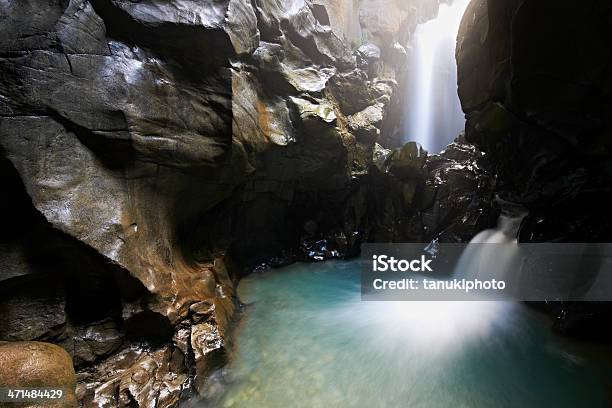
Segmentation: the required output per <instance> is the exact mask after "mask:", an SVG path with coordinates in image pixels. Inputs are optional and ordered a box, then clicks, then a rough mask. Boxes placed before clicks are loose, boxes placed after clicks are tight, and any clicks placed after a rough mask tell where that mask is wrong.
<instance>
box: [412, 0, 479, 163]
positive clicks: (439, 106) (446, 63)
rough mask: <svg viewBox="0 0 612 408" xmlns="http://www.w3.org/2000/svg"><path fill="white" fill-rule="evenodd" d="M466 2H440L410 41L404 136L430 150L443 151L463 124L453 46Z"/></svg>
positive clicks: (434, 151) (461, 0)
mask: <svg viewBox="0 0 612 408" xmlns="http://www.w3.org/2000/svg"><path fill="white" fill-rule="evenodd" d="M468 4H469V0H454V1H453V2H452V3H451V4H450V5H447V4H441V5H440V9H439V12H438V16H437V18H435V19H434V20H431V21H428V22H426V23H424V24H421V25H419V26H418V27H417V29H416V31H415V33H414V36H413V38H412V41H411V44H409V48H410V49H411V54H410V59H409V66H408V81H407V89H406V95H407V101H406V107H405V111H404V137H405V141H406V142H408V141H416V142H418V143H420V144H421V145H422V146H423V147H424V148H425V149H426V150H428V151H429V152H433V153H437V152H439V151H441V150H443V149H444V148H445V147H446V146H447V145H448V144H449V143H451V142H452V141H453V140H454V139H455V138H456V137H457V136H458V135H459V133H461V131H463V129H464V126H465V116H464V114H463V112H462V110H461V104H460V102H459V97H458V95H457V63H456V61H455V48H456V39H457V33H458V32H459V24H460V22H461V18H462V17H463V13H464V12H465V9H466V8H467V6H468Z"/></svg>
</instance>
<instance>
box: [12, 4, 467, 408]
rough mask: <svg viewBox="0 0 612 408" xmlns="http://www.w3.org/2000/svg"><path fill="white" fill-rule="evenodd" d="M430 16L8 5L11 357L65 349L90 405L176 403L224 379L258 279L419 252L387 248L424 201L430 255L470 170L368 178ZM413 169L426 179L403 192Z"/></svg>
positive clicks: (393, 134) (303, 8)
mask: <svg viewBox="0 0 612 408" xmlns="http://www.w3.org/2000/svg"><path fill="white" fill-rule="evenodd" d="M390 10H393V12H390ZM435 10H436V7H435V3H434V2H428V1H415V2H414V4H411V5H407V2H404V1H400V0H385V1H380V0H369V1H366V2H362V3H356V2H349V1H338V2H335V1H334V2H331V1H323V0H320V1H319V0H317V1H312V2H311V1H302V0H292V1H286V2H277V1H268V0H256V1H247V0H223V1H215V2H198V1H187V0H185V1H183V0H171V1H166V2H159V1H148V0H147V1H140V2H132V1H125V0H66V1H63V0H62V1H60V0H52V1H38V0H35V1H30V2H25V3H23V2H19V1H13V0H9V1H4V2H2V4H0V15H1V16H2V20H3V24H2V26H1V27H0V155H1V157H2V160H1V161H0V167H1V172H0V178H1V180H2V186H3V189H4V192H5V194H4V197H7V198H8V199H5V200H3V201H2V203H1V204H0V205H1V206H2V214H3V217H4V220H3V231H2V233H1V235H0V254H1V256H0V262H1V268H0V308H1V310H2V311H3V319H2V321H0V340H9V341H23V340H43V341H49V342H53V343H56V344H59V345H61V346H62V347H63V348H64V349H66V350H67V351H68V352H69V353H70V355H71V357H72V359H73V361H74V364H75V367H76V368H77V378H78V383H79V385H78V390H77V394H78V398H79V400H80V401H81V402H82V404H84V405H85V406H142V407H144V406H147V407H171V406H176V405H177V404H178V403H179V401H181V400H182V399H184V398H188V397H190V395H191V394H192V393H193V392H196V393H200V394H202V395H203V394H205V393H206V387H207V383H206V379H207V376H208V375H209V374H210V373H211V372H212V371H213V370H215V369H216V368H217V367H219V365H220V364H222V361H223V357H224V349H225V344H226V342H227V329H228V324H229V322H230V320H231V317H232V314H233V309H234V297H233V287H234V281H235V279H236V278H237V277H238V276H239V275H240V274H241V273H243V272H244V271H245V270H249V268H251V267H253V266H254V265H257V264H258V263H259V262H262V261H265V260H269V259H270V258H274V257H276V258H277V259H282V258H283V257H285V261H286V260H289V259H295V253H296V248H299V247H300V243H301V242H306V243H305V244H304V245H306V246H308V245H310V246H311V247H312V248H318V247H320V245H319V244H317V243H318V242H321V241H322V240H325V239H326V237H328V236H330V235H334V237H335V238H337V239H338V242H343V245H344V248H343V251H342V252H343V253H349V252H351V251H354V249H355V248H357V247H358V244H359V242H362V241H363V240H366V239H370V237H379V236H380V237H385V239H387V238H388V239H392V238H399V237H404V236H412V235H411V234H412V233H410V234H408V232H406V231H412V230H411V229H410V228H408V229H405V228H404V229H401V228H400V229H401V230H402V231H403V232H401V233H400V232H391V231H392V230H393V231H395V230H397V231H399V230H400V229H398V227H397V225H396V223H395V221H392V219H391V217H392V212H393V211H396V210H397V211H400V210H401V211H404V210H403V209H402V208H401V206H402V205H404V204H408V203H413V204H411V206H412V207H410V208H411V210H410V211H411V212H410V213H407V215H406V217H412V215H409V214H417V213H421V212H423V214H427V216H426V217H425V218H426V220H425V221H424V224H423V226H420V227H419V228H421V230H420V231H421V232H420V233H415V234H414V236H421V235H419V234H423V233H425V232H424V231H426V229H425V228H426V227H427V228H429V230H427V232H426V236H430V235H431V234H432V233H433V230H434V229H436V228H437V226H438V224H437V222H438V221H439V220H442V219H444V220H447V219H448V220H451V219H455V218H456V217H455V215H449V214H451V213H453V209H454V208H455V207H454V204H453V202H452V201H453V200H450V199H448V198H449V197H451V196H452V194H453V191H454V190H453V189H454V188H455V187H454V186H447V185H445V183H446V181H445V180H449V179H450V177H452V174H453V172H455V171H457V168H456V166H455V164H453V163H455V162H454V160H455V159H453V158H452V157H450V156H449V157H448V158H443V157H442V156H441V158H439V159H433V160H429V161H425V160H424V156H422V157H416V158H413V157H412V156H411V153H409V152H408V153H407V150H406V151H403V152H402V153H399V152H398V153H396V154H395V155H396V156H397V158H394V159H391V161H389V162H388V161H385V164H381V166H382V167H381V168H383V167H384V168H385V170H377V167H376V166H375V165H374V164H373V157H375V156H376V155H378V154H379V153H381V152H383V149H382V148H381V147H380V146H379V145H377V142H378V143H382V144H383V145H386V146H387V147H389V148H392V147H396V146H393V145H392V141H393V140H396V139H397V129H398V128H399V127H398V120H399V116H398V112H399V111H400V110H399V108H398V107H399V106H400V103H401V95H400V94H399V93H398V92H397V90H398V89H399V87H398V81H401V80H402V69H403V64H404V62H405V61H404V59H405V58H406V50H405V49H404V47H402V46H401V45H400V44H403V43H404V42H405V39H406V38H407V36H409V35H410V32H411V30H413V29H414V27H415V26H416V24H417V23H418V22H420V21H423V20H424V19H426V18H427V16H431V15H433V14H435ZM461 146H463V145H461ZM461 146H460V145H458V147H457V149H458V150H457V151H458V152H460V151H462V149H463V150H465V149H468V148H467V147H461ZM384 154H385V153H383V155H384ZM419 154H420V153H419ZM417 156H418V155H417ZM377 157H378V156H377ZM413 159H414V160H416V161H417V162H418V165H414V166H413V167H414V169H413V170H414V171H415V174H417V176H415V177H417V178H418V180H419V181H418V182H417V181H412V180H411V179H410V177H412V176H411V175H409V174H406V172H405V171H404V170H401V171H400V170H398V171H399V173H398V175H397V177H396V176H395V175H393V176H391V173H393V172H394V171H395V170H394V168H395V167H394V166H395V164H393V163H396V164H397V166H399V167H402V166H403V165H404V164H403V163H404V162H406V160H408V161H410V160H413ZM377 160H378V159H377ZM385 166H390V167H389V168H388V169H386V167H385ZM432 166H433V167H432ZM399 167H398V168H399ZM400 173H401V174H400ZM438 173H439V174H441V176H440V178H438V177H434V176H433V175H434V174H438ZM432 177H433V178H432ZM388 180H391V181H388ZM426 180H429V184H430V185H429V186H428V187H426V185H427V183H428V181H426ZM385 183H390V184H388V185H386V184H385ZM377 186H383V187H382V188H383V189H389V190H388V191H392V192H393V191H394V189H395V188H400V187H401V191H402V193H401V194H399V193H395V192H393V199H392V201H388V202H387V201H386V199H383V198H380V197H378V198H377V196H376V191H377V190H376V189H377V188H379V187H377ZM461 188H463V190H464V192H465V193H466V194H467V189H468V186H467V185H465V186H462V187H461ZM469 188H471V187H469ZM421 190H423V191H421ZM385 191H387V190H385ZM398 194H399V195H398ZM414 194H423V197H426V199H425V198H423V199H422V200H429V201H427V204H425V201H415V200H416V199H415V198H414V197H413V195H414ZM462 194H463V193H462ZM433 196H435V197H437V198H433ZM444 197H446V198H447V199H446V201H444V200H442V201H444V204H440V207H435V208H434V204H432V203H434V202H440V203H442V201H440V200H438V198H440V199H441V198H444ZM393 200H395V201H393ZM419 200H421V199H419ZM436 200H438V201H436ZM417 202H419V203H420V204H418V205H417V204H415V203H417ZM372 203H377V204H372ZM379 205H380V206H383V207H384V208H383V207H380V208H378V207H376V206H379ZM388 205H391V206H395V207H393V209H391V210H388V209H387V207H386V206H388ZM416 207H419V208H416ZM421 207H423V208H421ZM379 210H380V211H382V212H381V213H380V214H384V215H380V214H379V215H376V214H374V212H377V211H379ZM427 211H429V212H427ZM366 212H367V217H365V218H364V214H366ZM453 214H454V213H453ZM453 217H455V218H453ZM364 220H367V222H365V221H364ZM436 220H438V221H436ZM451 224H452V222H451ZM449 225H450V224H449ZM402 228H403V227H402ZM449 234H450V232H449ZM449 236H450V235H449ZM453 239H455V238H453ZM297 252H299V251H297ZM288 254H289V255H288Z"/></svg>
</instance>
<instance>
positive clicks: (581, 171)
mask: <svg viewBox="0 0 612 408" xmlns="http://www.w3.org/2000/svg"><path fill="white" fill-rule="evenodd" d="M611 18H612V9H611V8H610V5H609V4H606V3H604V2H582V3H581V2H572V1H561V2H557V3H555V5H554V6H552V5H550V4H547V3H546V2H541V1H538V0H512V1H506V0H474V1H472V3H471V5H470V7H469V9H468V10H467V12H466V15H465V17H464V19H463V22H462V27H461V30H460V33H459V40H458V50H457V61H458V69H459V96H460V98H461V102H462V105H463V109H464V111H465V112H466V114H467V126H466V138H467V140H469V141H470V142H473V143H475V144H476V145H477V146H478V147H479V148H480V149H482V150H483V151H484V152H486V153H487V155H488V157H489V159H490V162H491V163H492V164H493V167H492V168H491V170H492V172H493V173H494V174H495V175H496V177H497V179H498V187H497V192H498V193H499V194H500V196H501V197H502V198H504V199H505V200H508V201H511V202H516V203H520V204H522V205H524V206H526V207H527V208H528V209H529V215H528V216H527V218H526V219H525V221H524V223H523V225H522V227H521V230H520V237H519V238H520V240H521V241H523V242H551V241H552V242H609V241H610V240H611V239H612V236H611V234H610V232H611V231H612V228H611V227H612V217H611V216H610V211H609V209H608V207H609V206H608V205H607V203H608V202H609V201H610V199H612V196H611V192H610V185H611V183H612V172H611V171H610V170H611V169H612V167H611V165H612V151H611V145H610V140H611V139H610V136H611V135H612V122H611V121H610V118H612V88H611V86H610V85H611V84H612V71H611V67H612V45H611V43H610V41H608V38H609V33H610V31H611V29H612V19H611ZM554 309H555V313H556V315H557V318H558V319H557V326H558V328H559V329H560V330H562V331H564V332H570V333H574V334H577V335H578V334H580V335H588V336H591V335H593V336H597V337H601V336H604V337H605V336H610V338H612V330H611V329H610V328H609V324H608V323H607V322H608V321H609V316H610V315H611V312H610V308H609V307H608V306H605V305H604V306H602V307H601V308H599V307H594V308H593V307H588V306H587V307H585V306H584V305H573V306H567V305H565V306H564V305H562V306H561V307H557V306H555V307H554ZM572 311H576V312H577V313H573V312H572Z"/></svg>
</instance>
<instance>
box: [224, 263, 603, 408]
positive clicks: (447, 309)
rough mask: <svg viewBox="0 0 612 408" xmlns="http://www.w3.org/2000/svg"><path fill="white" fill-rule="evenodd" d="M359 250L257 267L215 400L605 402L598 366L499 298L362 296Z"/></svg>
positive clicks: (269, 404) (305, 403)
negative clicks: (323, 259)
mask: <svg viewBox="0 0 612 408" xmlns="http://www.w3.org/2000/svg"><path fill="white" fill-rule="evenodd" d="M359 277H360V274H359V268H358V264H357V261H352V262H328V263H320V264H296V265H293V266H289V267H286V268H283V269H280V270H274V271H269V272H266V273H263V274H254V275H251V276H250V277H248V278H245V279H244V280H243V281H242V282H241V283H240V287H239V295H240V298H241V300H242V301H243V302H244V303H246V304H247V305H248V307H247V309H246V313H245V316H244V317H243V319H242V321H241V323H240V326H239V328H238V329H237V332H236V344H235V345H234V348H233V350H232V352H231V356H230V357H231V358H230V364H229V366H228V367H227V369H226V371H227V372H226V375H225V379H226V381H227V385H226V388H225V393H224V394H223V396H222V397H221V398H220V400H217V401H215V402H213V403H212V405H213V406H223V407H241V408H242V407H262V408H263V407H265V408H273V407H309V408H314V407H325V408H329V407H428V408H429V407H450V406H453V407H470V408H478V407H538V408H541V407H591V408H596V407H605V406H608V405H607V404H606V402H605V401H606V400H605V398H606V397H605V393H604V391H603V385H602V383H601V377H599V376H598V375H599V374H598V369H597V368H596V367H594V366H591V365H590V363H587V362H585V361H583V360H582V359H581V358H579V357H576V356H575V355H573V354H571V353H568V352H567V351H564V349H563V348H562V347H560V346H559V344H558V343H557V341H556V340H555V338H554V337H553V336H552V335H551V334H550V332H549V330H548V329H547V328H546V327H545V326H544V325H543V324H542V322H541V319H540V318H539V317H537V316H536V315H534V314H532V312H531V311H529V310H528V309H526V308H525V307H524V306H521V305H519V304H512V303H505V302H463V303H461V302H362V301H361V298H360V283H359Z"/></svg>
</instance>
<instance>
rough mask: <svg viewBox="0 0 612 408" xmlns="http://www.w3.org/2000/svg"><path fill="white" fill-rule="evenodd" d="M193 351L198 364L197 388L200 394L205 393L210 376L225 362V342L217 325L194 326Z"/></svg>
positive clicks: (192, 334)
mask: <svg viewBox="0 0 612 408" xmlns="http://www.w3.org/2000/svg"><path fill="white" fill-rule="evenodd" d="M191 349H192V350H193V355H194V359H195V364H196V376H195V387H196V389H197V391H198V392H200V393H203V392H204V391H205V388H204V387H205V386H206V381H207V379H208V375H209V374H210V373H211V371H212V370H214V369H215V368H219V367H220V366H221V365H222V364H223V361H224V352H225V346H224V341H223V339H222V337H221V334H220V333H219V329H218V328H217V327H216V325H214V324H211V323H201V324H195V325H193V326H192V327H191Z"/></svg>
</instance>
